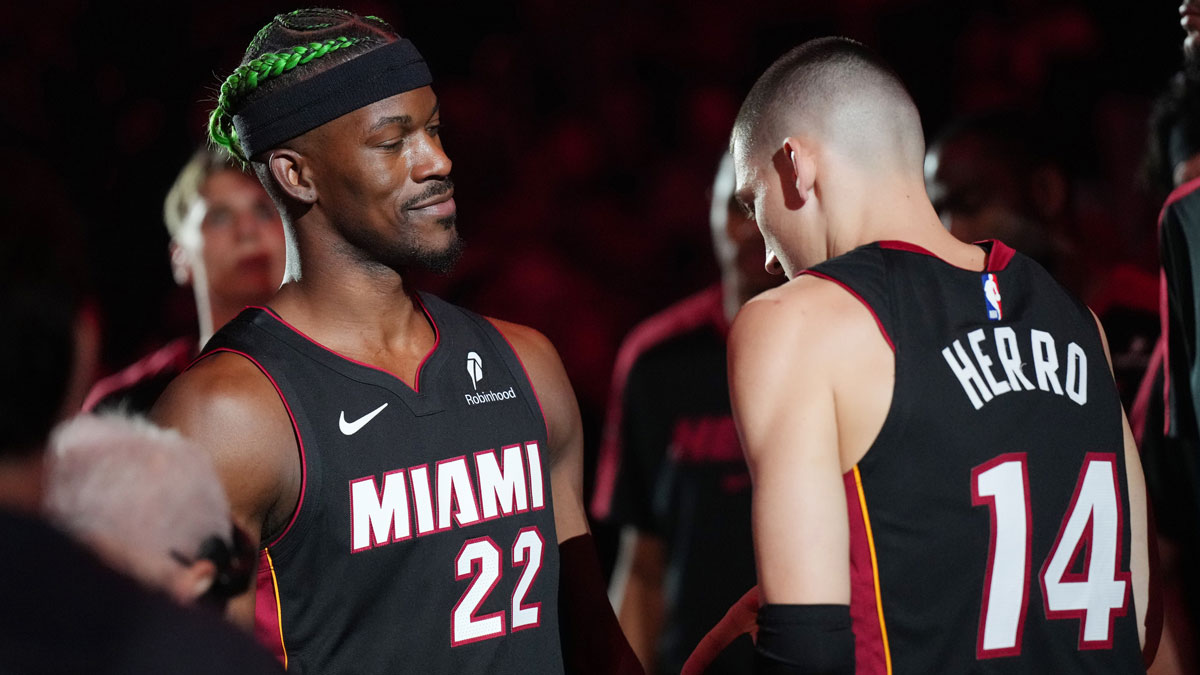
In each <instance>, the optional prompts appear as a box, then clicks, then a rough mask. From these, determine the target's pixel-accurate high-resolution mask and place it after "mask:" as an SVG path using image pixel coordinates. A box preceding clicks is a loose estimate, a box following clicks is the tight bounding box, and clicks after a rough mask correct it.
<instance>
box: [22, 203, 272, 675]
mask: <svg viewBox="0 0 1200 675" xmlns="http://www.w3.org/2000/svg"><path fill="white" fill-rule="evenodd" d="M7 184H8V185H10V186H15V185H18V184H19V183H17V182H15V181H9V182H8V183H7ZM21 185H22V186H23V187H30V188H31V189H29V190H12V191H9V192H6V193H4V194H3V195H0V326H3V330H0V379H2V380H3V381H4V382H6V383H9V384H10V386H6V387H4V388H3V389H2V390H0V537H2V538H3V540H4V555H3V556H0V579H3V581H0V607H3V608H4V609H3V611H0V672H4V673H15V674H21V673H83V672H87V673H113V674H116V673H121V674H130V673H137V674H141V673H145V674H147V675H149V674H151V673H166V672H170V673H196V674H197V675H199V674H200V673H216V672H219V673H247V674H257V673H277V672H281V671H280V670H279V668H278V666H277V665H276V664H275V663H274V662H273V661H272V660H271V658H270V656H269V655H267V654H266V653H264V652H262V651H261V650H260V649H259V648H258V647H257V646H256V645H254V644H253V642H252V641H251V640H250V638H249V637H248V636H246V635H243V634H241V633H240V632H239V631H237V630H236V629H235V628H233V627H231V626H229V625H228V624H226V623H224V622H223V621H222V620H221V619H220V618H219V617H217V616H215V615H214V614H213V613H211V612H202V611H198V610H190V609H187V608H183V607H180V606H178V604H176V603H175V602H172V601H171V600H170V599H168V598H166V597H164V596H163V595H161V594H159V593H155V592H151V591H148V590H145V589H144V588H142V587H141V586H140V585H139V584H138V583H137V582H135V581H133V580H132V579H129V578H128V577H126V576H124V575H122V574H120V573H118V572H116V571H113V570H111V569H110V568H109V567H108V566H106V565H105V564H103V563H102V562H101V561H100V560H99V559H98V558H97V557H96V556H95V555H93V554H92V553H91V552H90V551H88V550H87V549H85V548H83V547H82V546H80V545H78V544H76V543H75V542H74V541H72V540H71V539H70V538H68V537H67V536H65V535H63V534H62V533H60V532H58V531H57V530H55V529H54V528H53V527H51V526H50V525H48V524H47V523H46V522H45V521H43V520H42V518H41V517H40V510H41V505H42V499H43V494H44V485H45V473H46V471H45V465H44V458H45V449H46V444H47V438H48V435H49V433H50V430H51V428H52V426H53V425H54V424H55V423H56V422H57V421H58V420H59V419H60V418H61V416H62V414H63V411H64V406H65V404H66V403H67V402H68V401H70V400H71V399H72V396H73V393H72V390H73V388H74V385H75V384H77V383H78V382H79V379H78V377H77V374H78V369H79V368H81V367H86V366H87V364H88V363H89V357H87V356H86V355H85V356H82V357H81V356H80V352H81V346H80V345H81V342H86V341H88V340H89V338H88V335H87V334H86V333H84V334H81V333H80V332H79V331H77V326H78V325H79V323H80V321H81V313H82V311H83V310H82V307H83V303H84V301H83V298H84V297H85V296H86V288H85V286H84V284H83V275H82V274H81V268H82V267H83V265H82V262H81V260H80V259H78V258H77V257H76V256H73V255H72V252H73V249H74V247H73V245H72V244H73V243H74V242H76V241H78V239H79V236H80V235H79V232H78V231H76V230H74V229H72V228H70V227H69V226H67V225H65V224H64V223H62V222H59V220H58V217H57V216H56V210H55V209H47V208H46V205H45V204H44V203H41V201H42V199H44V195H45V194H47V192H48V190H47V189H46V187H45V186H40V188H41V189H38V188H39V186H36V185H32V186H27V185H24V184H21ZM31 223H37V227H30V224H31ZM17 383H19V384H17Z"/></svg>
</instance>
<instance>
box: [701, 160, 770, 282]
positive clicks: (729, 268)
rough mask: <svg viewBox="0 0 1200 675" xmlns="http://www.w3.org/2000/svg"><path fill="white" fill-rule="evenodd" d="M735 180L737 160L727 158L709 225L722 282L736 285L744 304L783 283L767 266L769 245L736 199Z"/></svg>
mask: <svg viewBox="0 0 1200 675" xmlns="http://www.w3.org/2000/svg"><path fill="white" fill-rule="evenodd" d="M734 179H735V176H734V170H733V157H732V156H728V155H727V156H726V157H725V158H724V159H722V160H721V166H720V168H719V169H718V171H717V178H716V180H715V181H714V182H713V189H712V204H711V209H710V211H709V223H710V225H711V226H712V236H713V251H714V252H715V253H716V256H717V265H718V266H719V267H720V269H721V278H722V280H723V282H724V283H725V284H726V285H728V284H730V283H733V284H735V286H736V288H737V291H738V296H739V299H740V300H741V302H743V303H744V302H745V301H747V300H749V299H750V298H752V297H754V296H755V295H758V294H759V293H762V292H763V291H765V290H767V289H769V288H772V287H774V286H777V285H779V283H780V282H781V281H783V279H781V278H780V277H779V276H778V275H775V274H771V273H769V272H767V270H766V268H765V267H764V266H763V260H764V258H765V257H766V245H765V244H764V243H763V238H762V233H760V232H759V231H758V225H756V224H755V222H754V219H753V218H751V217H750V216H749V215H748V214H747V213H746V209H745V208H743V207H742V205H741V204H739V203H738V201H737V200H736V199H735V198H734V196H733V194H734V183H735V180H734Z"/></svg>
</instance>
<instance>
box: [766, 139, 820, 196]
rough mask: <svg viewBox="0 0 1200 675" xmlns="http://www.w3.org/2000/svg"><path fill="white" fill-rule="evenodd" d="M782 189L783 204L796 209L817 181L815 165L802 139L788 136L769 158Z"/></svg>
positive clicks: (809, 150) (810, 152)
mask: <svg viewBox="0 0 1200 675" xmlns="http://www.w3.org/2000/svg"><path fill="white" fill-rule="evenodd" d="M771 159H772V162H773V164H774V165H775V171H776V173H777V174H778V177H777V179H778V180H779V182H780V187H781V188H782V190H783V205H784V206H785V207H787V208H789V209H792V210H796V209H799V208H800V207H801V206H804V204H805V202H807V201H808V196H809V195H810V194H811V193H812V190H813V186H814V185H816V182H817V165H816V162H815V161H814V159H813V154H812V151H811V149H810V148H809V147H808V145H807V144H806V143H804V141H802V140H800V139H798V138H796V137H793V136H789V137H788V138H785V139H784V140H783V143H782V144H781V145H780V147H779V149H778V150H776V151H775V155H774V156H773V157H772V158H771Z"/></svg>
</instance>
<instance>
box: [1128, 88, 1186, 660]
mask: <svg viewBox="0 0 1200 675" xmlns="http://www.w3.org/2000/svg"><path fill="white" fill-rule="evenodd" d="M1144 168H1145V176H1146V179H1147V182H1148V184H1149V187H1150V189H1151V190H1152V191H1153V192H1155V193H1156V194H1157V195H1158V196H1159V197H1160V198H1163V197H1165V198H1166V200H1167V201H1166V206H1165V207H1164V210H1163V213H1162V218H1163V220H1162V224H1163V225H1165V224H1166V223H1167V220H1166V216H1167V212H1168V211H1169V210H1172V209H1173V208H1174V205H1175V203H1176V202H1178V201H1179V200H1181V199H1186V198H1187V195H1188V194H1190V193H1191V192H1192V191H1193V190H1194V189H1195V188H1196V180H1195V179H1196V178H1197V177H1198V176H1200V83H1198V82H1197V80H1194V79H1192V78H1190V77H1188V75H1187V74H1186V73H1185V72H1180V73H1178V74H1176V76H1175V77H1174V78H1172V79H1171V81H1170V83H1169V85H1168V87H1167V91H1166V92H1164V93H1163V95H1162V96H1160V97H1159V99H1158V100H1157V101H1156V102H1155V104H1154V108H1153V111H1152V112H1151V115H1150V137H1149V143H1148V145H1147V150H1146V161H1145V167H1144ZM1171 225H1172V232H1171V235H1170V236H1171V240H1172V241H1171V243H1172V244H1173V250H1178V249H1177V248H1175V246H1177V245H1178V244H1179V242H1180V241H1181V235H1182V230H1183V229H1184V223H1182V222H1179V221H1176V220H1172V221H1171ZM1193 236H1194V235H1193ZM1184 241H1186V238H1184ZM1161 243H1163V244H1166V242H1165V241H1163V242H1161ZM1175 263H1176V264H1177V265H1182V267H1181V269H1186V264H1185V262H1184V261H1183V260H1180V259H1178V258H1177V259H1176V261H1175ZM1161 282H1162V290H1163V292H1164V295H1163V296H1162V298H1161V299H1162V300H1163V301H1164V302H1165V301H1166V299H1167V296H1166V295H1165V292H1166V290H1167V288H1168V281H1167V279H1166V276H1165V275H1163V277H1162V280H1161ZM1162 309H1163V312H1162V314H1161V319H1162V321H1163V323H1164V326H1163V332H1162V333H1161V334H1160V336H1159V338H1158V341H1157V343H1156V344H1155V347H1154V351H1153V354H1152V357H1151V359H1150V365H1149V367H1148V368H1147V370H1146V374H1145V377H1144V378H1143V379H1142V382H1141V386H1140V387H1139V389H1138V392H1137V398H1136V399H1135V401H1134V403H1133V407H1132V409H1131V410H1130V415H1129V423H1130V425H1131V426H1132V427H1133V432H1134V436H1135V437H1136V438H1137V439H1138V445H1139V447H1140V448H1141V452H1142V461H1143V463H1144V465H1145V469H1146V489H1147V492H1148V494H1149V495H1150V499H1151V503H1152V504H1153V506H1154V513H1155V517H1156V521H1157V524H1158V534H1159V542H1158V543H1159V553H1160V556H1161V560H1162V575H1163V587H1164V589H1167V590H1168V592H1166V593H1164V594H1163V609H1164V612H1165V623H1164V627H1163V647H1162V649H1161V650H1160V651H1161V652H1162V653H1163V655H1164V656H1165V657H1168V658H1170V659H1171V660H1172V661H1173V663H1174V664H1176V669H1174V670H1164V671H1163V672H1194V671H1195V659H1196V656H1195V630H1196V626H1197V619H1198V618H1200V585H1198V584H1197V582H1196V579H1195V578H1194V576H1193V575H1191V574H1186V573H1184V570H1192V569H1195V568H1196V565H1197V564H1198V562H1200V499H1198V498H1197V485H1200V466H1198V465H1197V454H1196V447H1197V446H1196V439H1195V437H1194V436H1188V435H1180V434H1171V433H1169V429H1168V423H1169V420H1168V419H1167V415H1166V409H1167V405H1166V404H1167V400H1168V397H1169V396H1170V390H1169V388H1168V386H1167V379H1166V370H1167V348H1168V342H1169V338H1168V335H1169V331H1170V328H1169V326H1168V325H1167V324H1168V321H1169V318H1170V316H1171V314H1170V313H1169V312H1168V311H1167V306H1166V305H1164V306H1163V308H1162ZM1177 309H1180V308H1177ZM1183 329H1184V324H1183V323H1177V324H1176V330H1178V331H1180V333H1182V331H1183ZM1180 336H1181V335H1180V334H1177V341H1176V344H1177V345H1178V346H1181V345H1184V344H1187V340H1186V338H1185V339H1183V340H1179V339H1178V338H1179V337H1180ZM1193 344H1194V342H1193ZM1178 355H1179V354H1178V353H1177V354H1176V356H1178Z"/></svg>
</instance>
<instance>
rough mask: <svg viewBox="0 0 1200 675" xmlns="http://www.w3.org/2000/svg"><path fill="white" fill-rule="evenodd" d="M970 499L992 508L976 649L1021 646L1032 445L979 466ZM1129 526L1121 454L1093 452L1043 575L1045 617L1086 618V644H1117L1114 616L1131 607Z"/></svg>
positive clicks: (991, 652)
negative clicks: (1078, 563) (1125, 553)
mask: <svg viewBox="0 0 1200 675" xmlns="http://www.w3.org/2000/svg"><path fill="white" fill-rule="evenodd" d="M971 501H972V503H973V504H974V505H976V506H982V505H984V504H986V505H988V506H989V511H990V514H991V542H990V545H989V547H988V548H989V550H988V568H987V577H986V580H985V582H984V589H983V606H982V609H981V611H980V616H979V637H978V641H977V642H976V656H977V657H978V658H981V659H984V658H995V657H1000V656H1013V655H1016V654H1020V653H1021V635H1022V633H1023V631H1024V626H1025V612H1026V606H1027V605H1028V602H1029V578H1028V577H1029V574H1030V569H1031V565H1030V562H1031V560H1030V558H1031V553H1030V549H1031V542H1032V536H1033V532H1032V529H1033V528H1032V525H1033V516H1032V513H1031V511H1030V506H1029V471H1028V468H1027V466H1026V456H1025V453H1023V452H1018V453H1010V454H1006V455H1000V456H999V457H996V458H995V459H993V460H991V461H990V462H987V463H985V464H981V465H979V466H977V467H975V469H973V470H972V471H971ZM1122 532H1123V522H1122V513H1121V501H1120V488H1119V486H1118V485H1117V457H1116V455H1115V454H1112V453H1088V454H1087V456H1086V457H1085V458H1084V463H1083V470H1082V471H1081V472H1080V476H1079V480H1078V482H1077V483H1076V484H1075V495H1074V497H1072V499H1071V506H1070V507H1069V508H1068V510H1067V514H1066V515H1065V516H1064V517H1063V521H1062V525H1061V526H1060V527H1059V530H1058V538H1057V540H1056V541H1055V543H1054V546H1053V547H1052V548H1051V549H1050V555H1049V557H1047V559H1046V561H1045V562H1044V563H1043V564H1042V567H1041V572H1040V575H1039V576H1040V583H1041V588H1042V598H1043V603H1044V609H1045V613H1046V618H1047V619H1079V620H1080V621H1081V622H1082V624H1081V626H1080V631H1079V648H1080V649H1107V648H1110V647H1111V646H1112V639H1113V621H1114V620H1115V618H1116V617H1118V616H1124V615H1125V612H1126V608H1127V607H1128V597H1129V588H1130V575H1129V572H1123V571H1121V567H1122V565H1121V548H1122V541H1121V536H1122ZM1085 543H1086V544H1087V546H1088V555H1087V557H1086V565H1087V569H1086V570H1084V572H1083V574H1078V573H1072V572H1070V571H1069V570H1070V568H1071V567H1072V563H1073V562H1074V561H1075V560H1076V558H1077V557H1078V556H1079V554H1080V552H1081V551H1082V550H1083V546H1084V544H1085Z"/></svg>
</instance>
